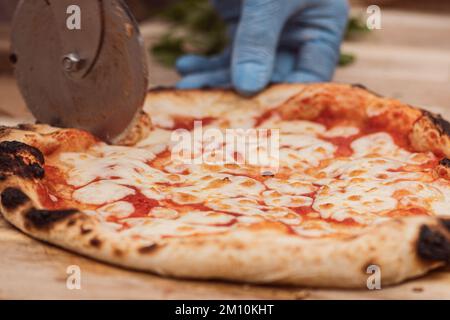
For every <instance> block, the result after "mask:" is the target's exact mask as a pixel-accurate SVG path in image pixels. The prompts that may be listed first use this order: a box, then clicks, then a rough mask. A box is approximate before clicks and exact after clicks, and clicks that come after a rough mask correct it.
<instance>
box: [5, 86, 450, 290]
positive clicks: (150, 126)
mask: <svg viewBox="0 0 450 320" xmlns="http://www.w3.org/2000/svg"><path fill="white" fill-rule="evenodd" d="M229 137H232V139H228V138H229ZM0 141H1V142H0V194H1V207H0V209H1V212H2V214H3V216H4V218H5V219H6V220H7V221H9V222H10V223H11V224H13V225H14V226H15V227H17V228H18V229H19V230H21V231H22V232H24V233H26V234H28V235H30V236H32V237H34V238H36V239H39V240H43V241H46V242H49V243H52V244H55V245H57V246H59V247H62V248H65V249H68V250H71V251H74V252H77V253H79V254H82V255H85V256H89V257H92V258H94V259H97V260H101V261H105V262H109V263H112V264H115V265H118V266H122V267H126V268H131V269H136V270H141V271H148V272H152V273H156V274H160V275H164V276H170V277H180V278H193V279H222V280H230V281H239V282H247V283H270V284H289V285H304V286H314V287H342V288H350V287H355V288H357V287H365V286H366V283H367V278H368V276H369V274H368V268H369V267H370V266H372V265H375V266H378V267H379V268H380V270H381V275H382V276H381V280H382V283H383V284H384V285H390V284H396V283H399V282H401V281H404V280H406V279H409V278H413V277H417V276H420V275H423V274H425V273H426V272H428V271H430V270H432V269H435V268H438V267H441V266H443V265H445V264H447V263H448V262H449V261H450V160H449V158H450V124H449V123H448V122H447V121H445V120H444V119H442V118H441V117H440V116H438V115H435V114H432V113H430V112H427V111H425V110H421V109H419V108H414V107H412V106H409V105H407V104H404V103H401V102H399V101H397V100H393V99H388V98H383V97H380V96H378V95H376V94H374V93H372V92H370V91H368V90H366V89H364V88H363V87H361V86H354V85H353V86H352V85H344V84H310V85H303V84H279V85H273V86H271V87H269V88H268V89H266V90H265V91H264V92H262V93H260V94H258V95H256V96H254V97H250V98H244V97H241V96H239V95H237V94H235V93H234V92H233V91H231V90H225V89H208V90H186V91H178V90H175V89H154V90H151V91H149V93H148V95H147V98H146V102H145V106H144V110H143V113H142V115H141V117H140V120H139V121H138V122H137V123H135V124H134V125H133V128H131V129H130V130H129V131H128V134H127V135H126V136H124V137H122V138H121V140H120V141H117V142H116V143H114V144H107V143H105V142H103V141H100V140H99V139H97V138H96V137H94V136H93V135H91V134H90V133H88V132H84V131H81V130H77V129H70V128H69V129H61V128H55V127H51V126H48V125H42V124H36V125H19V126H17V127H3V128H1V132H0ZM180 141H182V143H181V142H180ZM237 141H238V142H239V143H238V142H237ZM268 142H269V143H268ZM260 156H261V157H260ZM255 158H256V161H255Z"/></svg>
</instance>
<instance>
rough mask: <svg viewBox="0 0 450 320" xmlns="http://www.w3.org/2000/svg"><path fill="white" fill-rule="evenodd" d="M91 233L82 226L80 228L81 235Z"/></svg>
mask: <svg viewBox="0 0 450 320" xmlns="http://www.w3.org/2000/svg"><path fill="white" fill-rule="evenodd" d="M91 232H92V229H91V228H85V227H83V226H81V228H80V234H82V235H86V234H89V233H91Z"/></svg>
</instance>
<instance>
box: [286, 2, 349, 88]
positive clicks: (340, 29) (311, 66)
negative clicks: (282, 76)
mask: <svg viewBox="0 0 450 320" xmlns="http://www.w3.org/2000/svg"><path fill="white" fill-rule="evenodd" d="M330 1H331V0H330ZM325 4H326V5H324V6H318V7H310V8H308V9H305V10H304V11H302V12H301V13H300V14H299V15H297V16H296V17H294V18H293V19H291V20H290V22H289V25H288V26H287V28H286V30H285V31H286V32H283V36H282V39H281V41H280V42H281V43H282V44H283V45H287V44H291V46H287V47H288V48H291V49H293V48H292V45H296V46H297V50H298V56H297V63H296V67H295V69H296V70H295V71H296V72H295V74H293V75H292V76H290V78H289V79H288V80H289V81H291V82H292V81H294V79H296V82H298V81H300V80H302V82H317V81H329V80H331V79H332V77H333V73H334V70H335V68H336V65H337V63H338V60H339V54H340V44H341V41H342V38H343V36H344V32H345V29H346V24H347V18H348V12H349V7H348V3H347V1H344V0H333V2H330V3H325Z"/></svg>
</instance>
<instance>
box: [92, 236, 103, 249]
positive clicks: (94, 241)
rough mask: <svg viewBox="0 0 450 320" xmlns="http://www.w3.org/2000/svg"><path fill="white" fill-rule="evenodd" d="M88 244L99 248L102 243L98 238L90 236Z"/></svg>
mask: <svg viewBox="0 0 450 320" xmlns="http://www.w3.org/2000/svg"><path fill="white" fill-rule="evenodd" d="M89 243H90V245H91V246H93V247H95V248H100V247H101V245H102V242H101V241H100V240H99V239H98V238H92V239H91V240H90V241H89Z"/></svg>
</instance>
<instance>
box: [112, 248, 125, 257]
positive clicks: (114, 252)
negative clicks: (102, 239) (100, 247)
mask: <svg viewBox="0 0 450 320" xmlns="http://www.w3.org/2000/svg"><path fill="white" fill-rule="evenodd" d="M113 254H114V255H115V256H116V257H119V258H120V257H123V255H124V253H123V251H122V250H120V249H117V248H114V250H113Z"/></svg>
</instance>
